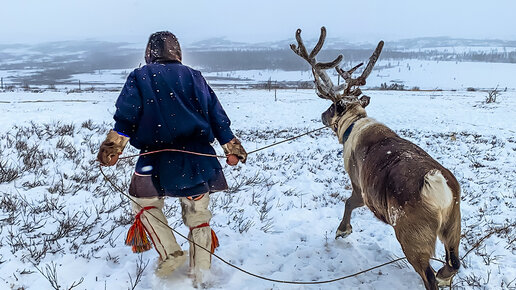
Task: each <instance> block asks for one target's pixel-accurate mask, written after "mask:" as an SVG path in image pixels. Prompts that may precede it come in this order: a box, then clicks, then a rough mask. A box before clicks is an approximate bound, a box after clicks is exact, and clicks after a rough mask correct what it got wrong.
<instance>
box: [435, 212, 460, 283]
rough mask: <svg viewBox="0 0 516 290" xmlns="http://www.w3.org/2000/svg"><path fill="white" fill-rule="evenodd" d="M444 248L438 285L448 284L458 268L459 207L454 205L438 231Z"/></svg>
mask: <svg viewBox="0 0 516 290" xmlns="http://www.w3.org/2000/svg"><path fill="white" fill-rule="evenodd" d="M438 235H439V238H440V240H441V241H442V242H443V244H444V249H445V250H446V264H445V265H444V266H443V267H442V268H441V269H440V270H439V271H438V272H437V276H436V279H437V282H438V283H439V286H441V287H444V286H450V284H451V280H452V278H453V276H455V274H456V273H457V271H458V270H459V268H460V259H459V253H458V251H459V243H460V209H459V206H458V205H456V206H455V208H454V209H453V211H452V212H451V214H450V217H449V219H448V222H447V223H446V224H445V225H444V226H443V227H442V229H441V230H440V231H439V233H438Z"/></svg>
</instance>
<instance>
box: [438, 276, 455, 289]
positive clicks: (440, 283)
mask: <svg viewBox="0 0 516 290" xmlns="http://www.w3.org/2000/svg"><path fill="white" fill-rule="evenodd" d="M435 280H436V281H437V286H439V287H450V285H451V281H452V277H450V278H448V279H441V278H439V277H435Z"/></svg>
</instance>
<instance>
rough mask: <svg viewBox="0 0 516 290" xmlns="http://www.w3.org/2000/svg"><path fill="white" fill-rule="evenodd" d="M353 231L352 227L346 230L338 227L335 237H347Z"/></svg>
mask: <svg viewBox="0 0 516 290" xmlns="http://www.w3.org/2000/svg"><path fill="white" fill-rule="evenodd" d="M352 232H353V230H352V229H351V227H349V228H347V229H345V230H344V231H341V230H340V229H337V233H336V234H335V239H338V238H345V237H347V236H349V234H351V233H352Z"/></svg>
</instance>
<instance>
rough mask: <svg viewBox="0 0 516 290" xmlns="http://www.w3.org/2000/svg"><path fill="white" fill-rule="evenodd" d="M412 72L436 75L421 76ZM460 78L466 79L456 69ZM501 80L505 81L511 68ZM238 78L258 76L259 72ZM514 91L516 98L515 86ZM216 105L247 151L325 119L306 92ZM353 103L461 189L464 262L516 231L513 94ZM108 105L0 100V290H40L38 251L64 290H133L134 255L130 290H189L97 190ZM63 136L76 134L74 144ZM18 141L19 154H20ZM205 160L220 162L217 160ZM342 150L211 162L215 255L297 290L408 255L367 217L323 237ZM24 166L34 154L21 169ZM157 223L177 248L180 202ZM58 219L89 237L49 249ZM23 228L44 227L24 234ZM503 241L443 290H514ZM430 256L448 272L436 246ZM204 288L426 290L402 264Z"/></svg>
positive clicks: (323, 139) (122, 168) (75, 235)
mask: <svg viewBox="0 0 516 290" xmlns="http://www.w3.org/2000/svg"><path fill="white" fill-rule="evenodd" d="M413 63H414V62H412V64H413ZM421 64H422V65H423V67H426V66H427V67H429V68H430V67H431V66H432V63H431V62H428V63H424V62H422V63H421ZM470 65H471V70H473V71H472V72H470V71H468V70H467V69H468V66H470ZM488 65H489V64H475V65H473V64H468V63H458V64H455V63H450V64H449V66H450V68H449V70H448V69H444V70H442V72H443V75H447V76H448V75H452V72H451V70H452V69H451V68H453V67H455V66H457V68H459V67H460V70H463V69H464V70H466V71H465V72H464V74H465V75H467V76H468V78H469V79H468V82H466V81H464V82H461V83H463V85H464V86H467V85H468V84H469V83H473V82H474V80H475V79H476V77H475V72H479V71H484V70H485V69H486V66H488ZM400 67H403V65H401V66H400ZM414 67H417V65H415V66H414ZM498 67H499V68H500V67H504V66H500V65H499V66H498ZM505 69H506V70H507V71H511V70H513V69H514V67H513V66H510V65H507V67H505ZM445 71H446V73H445ZM427 72H428V71H427ZM377 73H378V74H381V75H384V74H389V71H388V70H382V71H379V72H377ZM249 74H254V75H255V76H256V75H258V72H249ZM265 74H266V73H265V72H262V75H264V76H265ZM373 74H375V73H373ZM512 75H514V73H513V74H512ZM308 76H309V75H308V74H305V75H301V76H294V77H306V78H307V79H308V78H309V77H308ZM289 77H291V76H289ZM371 77H373V75H371ZM399 77H400V78H403V80H405V81H406V83H407V84H412V82H413V84H416V80H417V82H418V85H421V84H422V83H423V82H428V85H430V84H431V83H435V84H439V85H434V86H432V87H440V88H444V87H446V86H447V85H448V84H447V83H446V82H445V81H444V79H445V77H444V76H439V75H434V74H432V78H428V77H427V78H423V77H421V75H419V76H413V78H412V76H411V72H408V71H407V72H405V74H403V75H400V76H399ZM418 77H419V79H417V78H418ZM434 77H435V78H434ZM489 77H490V76H487V77H486V78H489ZM465 78H466V77H465ZM486 78H484V77H482V78H478V79H479V82H480V83H479V84H478V85H477V86H476V87H478V86H485V87H489V86H493V85H495V84H494V83H491V82H488V81H486ZM264 79H268V76H265V78H264ZM387 79H389V77H385V78H381V81H382V82H383V80H387ZM507 81H509V79H507ZM502 83H503V82H502V80H500V85H501V86H502ZM510 84H512V86H509V87H511V88H514V82H512V83H510ZM450 85H452V84H451V83H450ZM421 86H423V85H421ZM455 87H456V86H455ZM456 88H458V87H456ZM216 92H217V94H218V96H219V98H220V101H221V103H222V104H223V106H224V108H225V110H226V111H227V113H228V115H229V116H230V118H231V120H232V128H233V130H234V132H235V133H236V134H237V135H238V136H239V138H240V139H241V140H242V143H243V145H244V146H245V147H246V149H247V150H248V151H251V150H254V149H258V148H260V147H262V146H265V145H268V144H271V143H273V142H277V141H280V140H283V139H285V138H288V137H292V136H294V135H297V134H301V133H304V132H307V131H309V130H312V129H315V128H318V127H321V126H322V123H321V122H320V114H321V113H322V112H323V111H324V110H325V109H326V108H327V107H328V106H329V102H327V101H325V100H321V99H319V98H318V97H317V96H316V95H315V92H314V91H313V90H278V91H277V92H276V99H277V101H275V96H274V92H273V91H272V92H269V91H267V90H254V89H218V90H216ZM365 93H366V94H367V95H369V96H370V97H371V104H370V105H369V107H368V108H367V112H368V114H369V116H371V117H374V118H375V119H377V120H378V121H381V122H383V123H385V124H386V125H388V126H390V127H391V128H392V129H394V130H395V131H396V132H398V133H399V134H400V135H401V136H403V137H405V138H408V139H409V140H411V141H413V142H415V143H416V144H418V145H419V146H421V147H422V148H423V149H425V150H426V151H427V152H428V153H429V154H430V155H432V156H433V157H434V158H436V159H437V160H438V161H439V162H441V163H442V164H443V165H444V166H446V167H447V168H449V169H450V170H451V171H452V172H453V173H454V174H455V175H456V177H457V179H458V180H459V183H460V184H461V187H462V190H463V193H462V203H461V209H462V233H463V238H462V240H461V248H460V253H459V254H460V256H463V255H464V254H465V253H466V251H467V250H469V249H471V247H472V245H474V244H475V242H477V241H478V240H479V239H480V238H482V237H483V236H484V235H485V234H486V233H487V232H489V231H490V230H491V229H493V228H494V227H501V226H503V225H507V224H511V223H514V222H515V216H516V209H515V205H516V192H515V188H516V166H515V161H516V139H515V136H516V122H515V116H516V95H515V93H514V91H511V90H509V91H508V92H504V93H502V95H501V96H500V97H499V99H498V101H497V102H496V103H494V104H485V103H484V99H485V95H486V93H485V92H466V91H465V90H458V91H431V92H425V91H403V92H400V91H374V90H367V91H365ZM117 95H118V93H117V92H87V93H71V94H66V93H63V92H48V91H47V92H43V93H30V92H20V91H17V92H4V93H0V112H1V114H0V122H1V124H2V127H1V128H0V132H1V133H2V136H3V137H0V162H2V166H4V167H5V166H11V167H18V168H22V169H24V170H23V171H22V172H21V173H20V174H21V176H20V177H18V178H17V179H15V180H14V181H10V182H3V183H0V225H1V226H2V227H1V228H0V263H1V267H0V285H2V286H1V287H0V288H5V289H18V288H20V287H23V288H24V289H52V287H51V285H50V283H49V282H48V281H47V279H46V278H45V277H44V276H43V275H42V274H41V273H39V272H38V270H36V268H35V266H34V265H33V264H31V263H30V262H31V261H35V260H36V259H35V257H34V255H33V254H34V253H37V251H38V250H41V249H42V248H43V245H47V246H48V247H49V249H48V250H47V253H46V255H44V256H43V257H42V258H41V260H40V261H38V262H36V265H37V267H38V268H39V269H40V270H41V271H42V272H43V273H47V272H46V270H48V269H50V268H51V267H52V265H53V264H52V263H55V267H56V271H57V281H58V284H59V285H61V287H62V288H65V287H66V288H68V287H70V286H71V285H72V284H73V283H74V281H75V282H79V281H80V280H81V279H83V282H82V283H81V284H80V286H78V287H77V289H126V288H131V282H130V277H131V279H132V281H133V282H134V280H135V277H136V267H137V264H138V263H139V262H138V259H139V257H141V259H142V261H143V263H144V264H145V263H147V262H148V265H147V267H146V270H145V271H144V272H143V276H142V277H141V281H140V282H139V283H138V285H137V287H136V289H170V288H176V289H193V286H192V282H191V280H190V278H188V276H187V266H186V265H184V266H183V267H181V268H180V269H179V270H178V271H177V272H176V273H174V274H173V275H172V276H171V277H170V278H169V279H159V278H157V277H156V276H155V275H154V273H153V270H154V268H155V266H156V261H155V260H156V259H157V254H156V253H155V251H154V250H151V251H148V252H145V253H143V254H141V255H137V254H133V253H132V252H131V250H130V248H129V247H127V246H125V245H124V239H125V234H126V232H127V230H128V228H129V225H128V222H130V219H131V216H130V214H129V212H130V207H129V203H128V202H127V200H126V198H124V197H123V196H120V194H117V193H116V191H113V190H112V189H111V188H110V186H109V185H108V184H107V183H106V182H104V181H103V179H102V177H101V176H99V173H98V168H97V167H96V165H95V163H94V162H92V161H93V160H94V158H95V156H96V151H97V148H98V145H99V144H100V142H101V141H102V140H103V139H104V137H105V134H106V133H107V131H108V130H109V128H111V125H112V115H113V113H114V102H115V100H116V97H117ZM88 120H90V124H87V121H88ZM66 126H69V127H72V129H71V131H70V130H67V128H68V129H69V127H66ZM70 132H71V133H70ZM38 134H39V135H40V136H38ZM23 143H25V144H26V145H27V148H28V149H24V150H21V151H20V150H18V149H17V148H23V146H22V145H23ZM35 146H37V147H35ZM214 147H215V148H216V150H217V153H219V154H222V149H221V148H220V146H218V145H217V144H215V145H214ZM340 150H341V146H340V145H339V144H338V141H337V138H336V137H335V136H334V134H332V133H331V132H330V130H329V129H325V130H321V131H318V132H316V133H312V134H310V135H308V136H304V137H301V138H300V139H298V140H295V141H290V142H287V143H284V144H281V145H278V146H275V147H272V148H269V149H265V150H262V151H259V152H257V153H255V154H252V155H250V156H249V159H248V162H247V164H245V165H238V166H236V167H229V166H227V165H225V162H224V161H223V160H221V163H222V164H223V166H224V172H225V175H226V177H227V179H228V182H229V183H230V186H231V190H230V191H228V192H221V193H216V194H214V195H213V196H212V203H211V206H210V208H211V209H212V211H213V214H214V217H213V219H212V222H211V224H212V226H213V228H214V230H215V231H216V232H217V235H218V237H219V240H220V244H221V246H220V247H219V248H218V249H217V251H216V253H217V255H219V256H221V257H223V258H224V259H226V260H227V261H229V262H231V263H233V264H235V265H236V266H238V267H242V268H244V269H246V270H248V271H250V272H253V273H257V274H259V275H263V276H267V277H270V278H274V279H281V280H294V281H316V280H326V279H333V278H336V277H340V276H345V275H348V274H351V273H355V272H357V271H360V270H363V269H366V268H369V267H372V266H375V265H378V264H381V263H384V262H387V261H389V260H392V259H394V258H397V257H402V256H404V254H403V252H402V250H401V248H400V245H399V243H398V242H397V240H396V238H395V236H394V231H393V229H392V228H391V227H390V226H387V225H385V224H383V223H382V222H380V221H379V220H377V219H376V218H375V217H374V216H373V214H372V213H371V212H370V211H369V210H368V209H367V208H365V207H364V208H358V209H356V210H355V211H354V212H353V216H352V219H351V223H352V225H353V233H352V234H351V235H349V236H348V237H346V238H344V239H339V240H335V239H334V236H335V231H336V229H337V226H338V224H339V222H340V220H341V217H342V214H343V211H344V201H345V199H346V198H347V197H349V196H350V195H351V187H350V182H349V179H348V177H347V175H346V174H345V172H344V168H343V160H342V156H341V155H339V151H340ZM27 152H29V153H31V154H32V155H30V154H29V155H28V158H24V157H25V156H27ZM131 153H135V150H134V149H128V150H126V152H125V153H124V154H131ZM23 154H25V155H23ZM32 160H39V161H41V164H37V165H35V167H34V169H31V167H30V166H29V165H26V164H25V163H30V162H31V161H32ZM133 161H134V160H133ZM4 162H6V164H7V165H5V164H4ZM131 162H132V161H130V160H129V161H127V162H119V165H118V166H116V167H113V168H109V169H106V172H107V173H108V174H111V173H113V174H115V175H114V180H115V182H117V184H119V185H121V186H123V187H124V188H127V184H128V183H127V182H128V181H129V178H130V174H131V172H132V168H133V164H131ZM52 192H53V193H52ZM8 200H11V201H13V202H15V203H18V205H17V211H16V213H18V214H16V215H12V214H11V213H10V211H9V209H8V208H9V207H8V203H7V201H8ZM45 200H46V201H45ZM166 214H167V216H168V218H169V224H170V225H171V226H172V227H174V228H176V229H177V230H178V231H180V232H181V233H183V234H187V232H188V230H187V228H186V227H185V226H183V225H182V222H181V213H180V207H179V203H178V201H177V200H175V199H173V198H169V199H168V200H167V211H166ZM126 219H127V220H128V221H126V222H124V220H126ZM63 220H67V221H68V222H70V223H71V224H74V222H75V223H77V224H78V225H77V226H76V229H80V228H82V227H85V228H87V226H89V225H91V229H90V230H89V231H88V230H85V231H84V232H82V233H81V232H80V231H79V230H77V231H76V232H73V231H72V232H71V233H69V234H65V235H64V236H63V237H61V238H58V239H57V240H56V241H54V242H52V241H50V238H51V237H52V236H51V235H52V234H55V233H56V231H57V230H58V229H61V228H62V221H63ZM29 224H33V225H39V226H40V227H39V228H38V226H34V227H33V229H32V231H29V230H28V228H27V225H29ZM83 225H84V226H83ZM85 233H89V235H87V234H85ZM514 237H515V233H514V230H513V229H512V228H509V230H507V231H503V230H501V231H500V232H498V233H496V234H494V235H492V236H490V237H489V238H487V239H486V240H485V241H484V242H483V243H482V245H481V246H480V247H479V248H477V249H476V250H475V251H473V252H471V254H469V255H468V256H467V257H466V259H465V260H464V261H463V262H464V263H463V266H462V267H461V269H460V271H459V273H458V274H457V276H456V277H455V279H454V285H455V286H457V287H459V288H466V289H468V288H472V287H473V286H475V285H477V284H478V287H481V288H485V289H500V288H502V289H509V288H510V287H514V283H515V282H514V281H515V279H516V259H515V254H516V248H515V245H514ZM18 238H21V239H22V240H21V241H20V240H18ZM45 239H46V242H45ZM177 239H178V241H179V242H180V243H181V245H182V247H183V248H184V249H187V248H188V245H187V243H186V242H185V240H184V239H182V238H181V237H177ZM23 242H25V243H28V242H33V243H34V244H32V245H28V244H25V245H23ZM20 244H21V245H23V246H20ZM31 251H32V252H31ZM436 257H437V258H440V259H444V251H443V248H442V245H441V244H440V243H438V246H437V251H436ZM432 264H433V265H434V268H435V269H436V270H437V269H438V268H439V267H440V266H441V265H440V263H439V262H432ZM206 283H207V284H206V286H207V287H209V288H214V289H422V288H423V286H422V283H421V279H420V278H419V276H418V275H417V274H416V273H415V272H414V270H413V269H412V268H411V267H410V266H407V265H406V263H403V262H400V263H396V264H393V265H388V266H385V267H383V268H380V269H377V270H374V271H371V272H368V273H365V274H362V275H360V276H357V277H353V278H350V279H347V280H342V281H339V282H335V283H331V284H325V285H315V286H301V285H285V284H279V283H272V282H267V281H262V280H258V279H256V278H253V277H250V276H248V275H245V274H243V273H241V272H239V271H237V270H235V269H233V268H230V267H229V266H227V265H226V264H224V263H222V262H221V261H219V260H217V259H215V258H214V259H213V267H212V270H211V275H209V277H208V279H207V282H206Z"/></svg>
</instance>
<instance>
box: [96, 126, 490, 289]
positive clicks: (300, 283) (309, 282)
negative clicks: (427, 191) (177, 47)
mask: <svg viewBox="0 0 516 290" xmlns="http://www.w3.org/2000/svg"><path fill="white" fill-rule="evenodd" d="M332 125H333V124H331V125H328V126H324V127H321V128H317V129H314V130H311V131H309V132H306V133H303V134H300V135H297V136H294V137H291V138H288V139H285V140H282V141H280V142H276V143H273V144H270V145H267V146H264V147H261V148H258V149H256V150H253V151H250V152H248V154H252V153H255V152H258V151H260V150H264V149H266V148H270V147H272V146H275V145H278V144H281V143H284V142H288V141H291V140H295V139H297V138H299V137H302V136H305V135H308V134H310V133H313V132H316V131H319V130H322V129H324V128H326V127H330V126H332ZM163 151H173V152H182V153H187V154H193V155H199V156H207V157H216V158H226V157H227V156H221V155H214V154H205V153H198V152H191V151H186V150H179V149H162V150H158V151H152V152H145V153H142V154H135V155H130V156H124V157H121V158H119V159H126V158H131V157H137V156H142V155H148V154H153V153H158V152H163ZM99 170H100V172H101V173H102V175H103V176H104V179H106V181H108V182H109V183H110V184H111V186H113V188H115V189H116V190H117V191H118V192H119V193H120V194H122V195H123V196H125V197H127V198H129V200H131V201H132V202H134V203H135V204H136V205H138V206H140V207H142V206H141V205H140V204H139V203H138V202H136V201H135V200H134V199H133V198H132V197H131V196H129V195H127V194H126V193H125V192H124V191H123V190H122V189H120V188H119V187H118V186H117V185H116V184H115V183H113V182H112V181H111V179H109V177H108V176H107V175H106V174H105V173H104V171H103V170H102V165H99ZM148 214H149V215H150V216H152V217H154V218H155V219H156V220H158V221H159V222H160V223H162V224H163V225H165V226H166V227H167V228H169V229H170V230H171V231H172V232H174V233H176V234H177V235H179V236H180V237H182V238H184V239H185V240H187V241H189V242H191V243H192V244H194V245H195V246H197V247H199V248H201V249H203V250H204V251H207V252H209V253H210V254H211V255H212V256H214V257H216V258H217V259H219V260H220V261H221V262H223V263H225V264H226V265H228V266H230V267H232V268H234V269H236V270H238V271H240V272H242V273H245V274H247V275H250V276H253V277H255V278H258V279H262V280H265V281H270V282H275V283H282V284H297V285H316V284H327V283H332V282H336V281H340V280H344V279H348V278H351V277H355V276H358V275H361V274H364V273H366V272H370V271H372V270H375V269H378V268H381V267H384V266H387V265H390V264H393V263H396V262H399V261H402V260H405V259H407V258H406V257H401V258H397V259H394V260H391V261H388V262H385V263H383V264H379V265H376V266H374V267H371V268H368V269H365V270H362V271H359V272H356V273H353V274H349V275H346V276H342V277H338V278H335V279H329V280H322V281H287V280H279V279H272V278H269V277H265V276H262V275H258V274H255V273H252V272H249V271H247V270H245V269H243V268H241V267H239V266H236V265H234V264H232V263H230V262H228V261H227V260H225V259H224V258H222V257H220V256H219V255H217V254H215V253H212V252H211V250H210V249H207V248H205V247H204V246H202V245H199V244H197V243H196V242H195V241H193V240H191V239H189V238H188V237H187V236H185V235H183V234H181V233H180V232H178V231H177V230H176V229H174V228H172V227H170V226H169V225H168V224H167V223H165V222H163V221H161V220H160V219H158V218H157V217H156V216H155V215H153V214H152V213H151V212H148ZM492 234H493V232H490V233H488V234H486V235H485V236H484V237H482V238H481V239H480V240H479V241H478V243H477V244H476V245H474V246H473V247H472V248H471V249H469V250H468V251H467V252H466V254H465V255H463V256H462V258H461V259H464V258H466V256H468V254H469V253H470V252H472V251H473V250H474V249H475V248H477V247H479V246H480V244H481V243H482V242H483V241H484V240H485V239H487V238H489V237H490V236H491V235H492ZM430 259H431V260H434V261H438V262H440V263H442V264H446V262H445V261H443V260H440V259H437V258H430ZM451 287H452V285H451V283H450V286H449V288H450V289H451Z"/></svg>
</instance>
